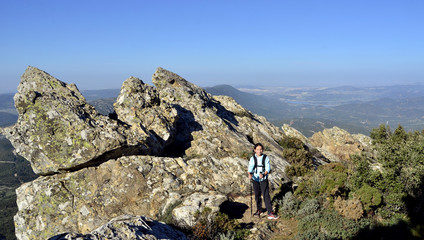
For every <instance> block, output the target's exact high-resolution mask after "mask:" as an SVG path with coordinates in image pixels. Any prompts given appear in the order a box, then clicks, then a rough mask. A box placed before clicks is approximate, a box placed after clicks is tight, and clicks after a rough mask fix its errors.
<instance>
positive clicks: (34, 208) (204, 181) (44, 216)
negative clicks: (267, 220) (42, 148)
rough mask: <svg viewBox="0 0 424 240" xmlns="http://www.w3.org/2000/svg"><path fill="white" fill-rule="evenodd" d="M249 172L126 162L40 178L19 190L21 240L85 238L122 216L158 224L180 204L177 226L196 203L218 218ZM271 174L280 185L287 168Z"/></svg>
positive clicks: (207, 162)
mask: <svg viewBox="0 0 424 240" xmlns="http://www.w3.org/2000/svg"><path fill="white" fill-rule="evenodd" d="M246 169H247V161H246V160H244V159H240V158H224V159H215V158H213V157H207V158H198V159H189V160H184V159H183V158H165V157H152V156H128V157H121V158H119V159H117V160H109V161H107V162H105V163H103V164H101V165H99V166H97V167H89V168H84V169H81V170H79V171H76V172H71V173H63V174H55V175H52V176H42V177H39V178H38V179H36V180H34V181H33V182H29V183H25V184H23V185H22V186H21V187H19V188H18V189H17V190H16V192H17V204H18V209H19V210H18V213H17V214H16V216H15V225H16V226H15V227H16V232H17V235H18V233H19V236H18V239H47V238H48V237H51V236H53V235H54V234H58V233H61V232H79V233H83V234H87V233H89V232H90V231H92V230H93V229H95V228H97V227H98V226H100V225H103V224H105V223H106V222H107V221H109V219H111V218H113V217H116V216H119V215H122V214H131V215H136V216H148V217H152V218H155V219H157V218H159V217H160V216H161V215H163V214H165V212H166V211H168V209H169V208H170V207H171V206H173V205H174V204H175V203H177V204H178V202H180V203H183V204H182V205H181V206H180V207H182V208H179V206H178V205H177V206H175V209H174V210H173V215H174V216H175V217H176V220H181V219H182V217H181V216H187V215H190V214H192V215H194V214H195V211H196V210H198V209H200V208H199V206H198V207H197V208H191V207H183V206H190V205H193V204H189V203H193V202H197V203H202V202H203V203H204V202H207V204H203V205H201V206H202V208H203V207H204V206H207V207H209V208H211V209H212V210H213V212H212V213H214V212H216V211H218V210H219V206H220V204H221V203H222V202H223V200H225V199H224V196H226V195H228V194H233V195H243V194H248V191H249V181H248V179H247V175H246ZM273 169H274V173H273V174H271V175H270V181H271V182H273V183H276V182H278V181H281V178H282V176H283V169H284V168H281V167H279V165H276V166H275V167H274V168H273ZM196 197H197V198H196ZM207 198H209V199H214V200H213V201H205V200H204V199H207ZM193 199H195V200H193ZM178 209H179V210H178ZM191 209H192V210H193V211H190V210H191ZM180 210H181V212H180ZM188 219H192V218H188ZM188 219H187V220H185V221H188ZM186 223H187V222H186ZM29 229H30V230H31V231H29Z"/></svg>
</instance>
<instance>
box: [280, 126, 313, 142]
mask: <svg viewBox="0 0 424 240" xmlns="http://www.w3.org/2000/svg"><path fill="white" fill-rule="evenodd" d="M281 129H282V130H283V132H284V133H285V134H286V135H287V136H289V137H294V138H297V139H299V140H300V141H302V142H303V143H304V144H308V143H309V140H308V138H307V137H305V135H303V134H302V133H301V132H299V131H298V130H297V129H294V128H292V127H291V126H290V125H288V124H283V126H282V127H281Z"/></svg>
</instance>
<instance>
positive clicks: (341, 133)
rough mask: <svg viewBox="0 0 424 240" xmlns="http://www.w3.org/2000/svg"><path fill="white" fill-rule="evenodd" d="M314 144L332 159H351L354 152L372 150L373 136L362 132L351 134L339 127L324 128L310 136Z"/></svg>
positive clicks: (359, 152)
mask: <svg viewBox="0 0 424 240" xmlns="http://www.w3.org/2000/svg"><path fill="white" fill-rule="evenodd" d="M309 141H310V143H311V145H312V146H314V147H315V148H317V149H318V150H319V151H320V152H321V153H322V154H323V155H324V156H325V157H326V158H328V159H329V160H332V161H341V160H349V159H350V155H352V154H361V152H362V151H364V150H366V151H367V152H370V146H371V138H369V137H367V136H365V135H362V134H354V135H352V134H350V133H348V132H347V131H346V130H343V129H340V128H338V127H333V128H330V129H324V130H323V131H322V132H317V133H315V134H314V135H312V137H310V138H309Z"/></svg>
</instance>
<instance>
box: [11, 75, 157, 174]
mask: <svg viewBox="0 0 424 240" xmlns="http://www.w3.org/2000/svg"><path fill="white" fill-rule="evenodd" d="M14 100H15V106H16V109H17V110H18V113H19V118H18V121H17V123H16V124H15V125H14V126H12V127H9V128H6V129H4V130H3V133H4V134H5V135H6V137H7V138H8V139H9V140H10V141H11V143H12V144H13V146H14V148H15V149H16V152H17V153H18V154H19V155H22V156H23V157H25V158H26V159H27V160H28V161H30V162H31V165H32V168H33V170H34V172H35V173H37V174H42V175H43V174H51V173H55V172H60V171H62V170H68V169H72V168H76V167H80V166H84V165H85V164H88V163H89V162H92V161H94V162H99V161H103V160H105V159H108V158H111V157H116V156H120V155H122V154H125V152H131V151H134V150H135V151H137V152H140V153H141V152H144V153H145V154H148V153H151V152H154V151H152V149H151V148H150V147H149V146H147V144H146V142H148V140H149V139H148V138H149V135H148V134H144V135H138V136H137V141H134V140H130V141H129V139H130V138H129V137H128V136H126V135H131V132H129V131H128V129H127V128H126V127H125V126H123V125H121V124H118V122H117V121H116V120H113V119H110V118H108V117H106V116H102V115H99V114H98V113H97V111H96V110H95V109H94V107H92V106H91V105H89V104H87V102H86V100H85V98H84V97H83V96H82V95H81V93H80V92H79V91H78V89H77V87H76V86H75V85H73V84H66V83H64V82H61V81H60V80H58V79H56V78H54V77H52V76H50V75H49V74H47V73H46V72H44V71H41V70H39V69H37V68H34V67H28V68H27V70H26V71H25V73H24V74H23V75H22V78H21V82H20V84H19V86H18V92H17V93H16V95H15V97H14ZM129 142H131V144H130V143H129ZM131 145H133V146H135V147H136V148H133V149H130V148H129V146H131Z"/></svg>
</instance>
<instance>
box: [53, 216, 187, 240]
mask: <svg viewBox="0 0 424 240" xmlns="http://www.w3.org/2000/svg"><path fill="white" fill-rule="evenodd" d="M82 239H84V240H103V239H140V240H142V239H145V240H157V239H163V240H165V239H170V240H185V239H187V237H186V236H185V235H184V234H183V233H181V232H179V231H177V230H174V229H173V228H171V227H170V226H168V225H166V224H164V223H161V222H158V221H154V220H153V219H151V218H146V217H135V216H131V215H123V216H119V217H117V218H114V219H112V220H111V221H110V222H108V223H107V224H105V225H103V226H101V227H99V228H97V229H95V230H94V231H92V232H91V233H89V234H81V233H63V234H60V235H57V236H54V237H51V238H49V240H82Z"/></svg>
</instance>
